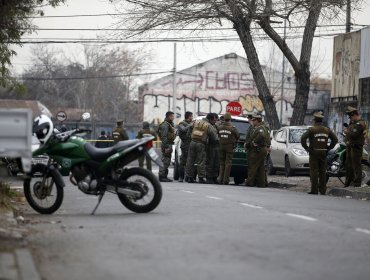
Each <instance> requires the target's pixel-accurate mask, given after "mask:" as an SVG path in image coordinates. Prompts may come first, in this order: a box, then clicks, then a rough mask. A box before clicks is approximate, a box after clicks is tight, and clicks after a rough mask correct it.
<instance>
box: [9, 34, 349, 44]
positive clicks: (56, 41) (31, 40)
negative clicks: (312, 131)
mask: <svg viewBox="0 0 370 280" xmlns="http://www.w3.org/2000/svg"><path fill="white" fill-rule="evenodd" d="M341 34H343V32H336V33H326V34H316V35H314V37H315V38H322V37H333V36H337V35H341ZM254 38H255V40H259V41H263V40H271V39H270V38H269V37H268V36H267V35H266V36H258V37H257V36H255V37H254ZM299 38H302V35H299V34H294V35H288V36H287V38H286V39H299ZM36 40H39V41H36ZM227 41H229V42H233V41H240V38H239V37H219V38H217V37H214V38H212V37H197V38H196V37H193V38H145V39H135V40H128V39H122V40H121V39H96V38H89V39H73V38H70V39H68V38H63V39H62V38H60V39H59V38H51V39H49V38H41V39H40V38H26V39H23V40H20V41H19V42H16V41H7V43H8V44H16V43H20V44H81V43H94V44H96V43H100V44H137V43H167V42H180V43H186V42H192V43H197V42H227Z"/></svg>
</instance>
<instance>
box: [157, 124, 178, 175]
mask: <svg viewBox="0 0 370 280" xmlns="http://www.w3.org/2000/svg"><path fill="white" fill-rule="evenodd" d="M158 135H159V138H160V139H161V141H162V143H161V151H162V162H163V167H160V168H159V178H160V179H161V178H167V175H168V167H169V166H170V164H171V154H172V145H173V144H174V143H173V141H174V140H175V137H176V134H175V127H174V124H173V122H172V121H170V120H167V119H166V120H164V121H163V122H162V123H161V124H160V125H159V128H158Z"/></svg>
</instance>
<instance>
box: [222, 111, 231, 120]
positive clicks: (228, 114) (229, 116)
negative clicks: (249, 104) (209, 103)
mask: <svg viewBox="0 0 370 280" xmlns="http://www.w3.org/2000/svg"><path fill="white" fill-rule="evenodd" d="M224 120H225V121H229V120H231V114H230V113H225V115H224Z"/></svg>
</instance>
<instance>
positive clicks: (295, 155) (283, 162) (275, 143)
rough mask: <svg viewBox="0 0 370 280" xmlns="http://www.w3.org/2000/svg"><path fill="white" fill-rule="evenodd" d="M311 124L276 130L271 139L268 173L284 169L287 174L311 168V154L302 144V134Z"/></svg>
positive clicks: (271, 173)
mask: <svg viewBox="0 0 370 280" xmlns="http://www.w3.org/2000/svg"><path fill="white" fill-rule="evenodd" d="M308 128H309V126H286V127H282V128H281V129H279V130H278V131H276V132H275V133H274V135H273V137H272V139H271V154H270V159H269V161H268V173H269V174H270V175H273V174H275V171H276V170H279V169H280V170H284V171H285V175H286V176H292V175H294V173H295V171H308V170H309V155H308V153H307V152H306V151H305V149H303V147H302V145H301V136H302V134H303V133H304V132H305V131H306V130H307V129H308Z"/></svg>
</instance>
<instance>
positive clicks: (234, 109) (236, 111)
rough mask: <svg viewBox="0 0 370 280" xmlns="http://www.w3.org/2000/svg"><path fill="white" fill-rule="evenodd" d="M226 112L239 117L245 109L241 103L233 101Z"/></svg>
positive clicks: (227, 106)
mask: <svg viewBox="0 0 370 280" xmlns="http://www.w3.org/2000/svg"><path fill="white" fill-rule="evenodd" d="M226 112H228V113H230V114H231V115H233V116H239V115H240V114H241V113H242V112H243V108H242V105H240V103H239V102H237V101H232V102H229V104H227V105H226Z"/></svg>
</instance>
